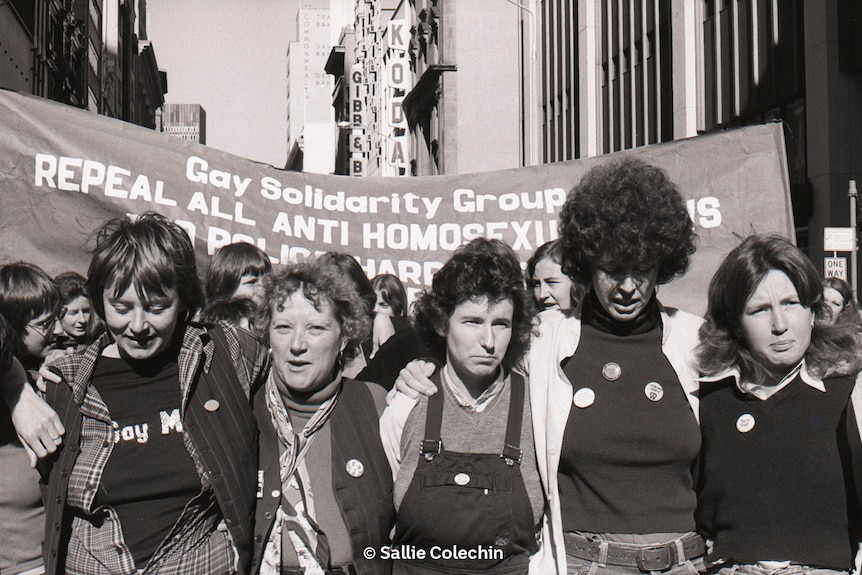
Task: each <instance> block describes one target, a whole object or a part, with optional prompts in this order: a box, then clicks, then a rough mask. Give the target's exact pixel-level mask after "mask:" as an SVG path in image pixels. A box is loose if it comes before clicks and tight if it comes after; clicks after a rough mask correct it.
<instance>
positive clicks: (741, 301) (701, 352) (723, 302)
mask: <svg viewBox="0 0 862 575" xmlns="http://www.w3.org/2000/svg"><path fill="white" fill-rule="evenodd" d="M771 271H780V272H782V273H784V275H786V276H787V278H788V279H789V280H790V283H792V284H793V287H794V288H795V289H796V294H797V296H798V297H799V302H800V303H801V304H802V305H803V306H804V307H806V308H809V309H811V310H812V312H813V313H814V315H815V317H823V315H824V314H825V313H827V312H826V308H825V304H824V300H823V288H822V285H821V281H820V275H819V274H818V273H817V270H816V269H815V268H814V264H812V263H811V260H809V259H808V257H807V256H806V255H805V254H804V253H802V251H800V250H799V249H798V248H796V246H794V245H793V244H791V243H790V242H789V241H787V240H786V239H784V238H782V237H779V236H758V235H753V236H749V237H747V238H746V239H745V240H743V242H742V243H741V244H739V245H738V246H736V247H735V248H734V249H733V250H731V251H730V253H728V254H727V256H726V257H725V258H724V260H723V261H722V262H721V265H719V266H718V269H717V270H716V272H715V275H713V277H712V280H711V281H710V283H709V293H708V301H707V311H706V322H705V323H704V324H703V326H701V329H700V345H699V346H698V348H697V351H696V353H697V358H698V362H699V364H700V368H701V370H702V371H703V372H704V373H705V374H707V375H718V374H720V373H723V372H725V371H727V370H729V369H731V368H736V369H738V370H739V371H740V373H741V374H742V377H743V378H745V379H747V380H749V381H753V382H755V383H763V382H764V381H766V378H767V375H768V374H767V372H766V369H765V368H764V367H763V366H762V365H760V363H759V362H758V361H757V360H756V359H754V357H753V356H752V355H751V352H750V351H749V349H748V346H747V344H746V342H745V340H744V338H743V333H742V315H743V313H744V312H745V305H746V304H747V303H748V300H749V299H750V298H751V296H752V294H753V293H754V292H755V290H756V289H757V286H758V285H760V282H761V281H763V278H764V277H766V275H767V274H768V273H769V272H771ZM848 327H850V328H851V329H847V330H845V329H841V328H837V327H833V326H824V325H821V324H819V322H815V325H814V328H813V330H812V332H811V343H810V344H809V346H808V351H807V352H806V354H805V358H806V364H807V366H808V368H809V370H811V372H812V373H813V374H815V375H818V376H823V375H824V374H827V373H832V372H834V368H835V367H836V366H838V367H839V368H840V369H844V367H846V366H847V365H852V366H855V367H853V369H856V371H858V367H860V365H859V364H860V360H859V358H858V352H859V348H858V344H859V341H858V336H859V330H858V328H857V327H856V326H848Z"/></svg>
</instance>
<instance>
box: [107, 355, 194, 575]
mask: <svg viewBox="0 0 862 575" xmlns="http://www.w3.org/2000/svg"><path fill="white" fill-rule="evenodd" d="M93 385H94V386H95V388H96V390H97V391H98V392H99V395H101V397H102V400H103V401H104V402H105V405H107V406H108V411H109V412H110V414H111V419H112V420H113V422H114V450H113V452H112V453H111V457H110V459H109V460H108V463H107V465H106V466H105V471H104V474H103V475H102V482H101V484H100V486H99V493H98V495H97V497H96V504H97V505H110V506H111V507H113V508H114V510H115V511H116V512H117V515H118V516H119V518H120V523H121V525H122V527H123V538H124V539H125V542H126V545H128V546H129V549H130V550H131V552H132V555H133V556H134V558H135V563H136V564H137V566H138V567H139V568H141V567H143V566H144V565H146V563H147V561H149V559H150V558H151V557H152V555H153V553H154V552H155V551H156V549H157V548H158V546H159V544H160V543H161V542H162V540H163V539H164V538H165V537H166V536H167V534H168V532H169V531H170V529H171V527H173V525H174V523H176V521H177V519H178V518H179V516H180V514H181V513H182V511H183V508H184V507H185V506H186V504H187V503H188V502H189V501H190V500H191V499H192V498H193V497H195V496H196V495H197V494H199V493H200V491H201V481H200V477H199V476H198V473H197V470H196V469H195V465H194V461H193V460H192V458H191V455H189V452H188V451H187V450H186V447H185V444H184V443H183V425H182V421H181V419H180V405H181V402H182V397H181V393H180V382H179V366H178V364H177V355H176V351H175V350H174V351H169V352H167V353H165V354H162V355H160V356H158V357H156V358H152V359H149V360H143V361H129V360H124V359H115V358H108V357H101V358H99V361H98V364H97V366H96V372H95V374H94V377H93Z"/></svg>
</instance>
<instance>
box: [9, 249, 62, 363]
mask: <svg viewBox="0 0 862 575" xmlns="http://www.w3.org/2000/svg"><path fill="white" fill-rule="evenodd" d="M60 306H61V301H60V290H59V289H57V284H55V283H54V280H52V279H51V277H50V276H49V275H48V274H46V273H45V272H44V271H43V270H42V268H40V267H39V266H36V265H33V264H31V263H28V262H14V263H10V264H5V265H3V266H0V315H2V316H3V317H5V318H6V321H7V322H9V325H10V327H11V328H12V330H13V331H14V332H15V336H16V338H15V355H20V354H21V353H22V352H23V351H24V332H25V330H26V327H27V323H28V322H30V321H32V320H33V318H36V317H39V316H40V315H42V314H44V313H48V312H53V313H58V312H59V311H60Z"/></svg>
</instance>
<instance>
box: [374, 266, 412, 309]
mask: <svg viewBox="0 0 862 575" xmlns="http://www.w3.org/2000/svg"><path fill="white" fill-rule="evenodd" d="M371 285H372V286H373V287H374V291H375V292H380V297H382V298H383V301H385V302H386V303H388V304H389V307H391V308H392V313H393V314H395V315H396V316H401V317H404V316H406V315H407V292H406V291H405V289H404V284H403V283H401V280H400V279H398V276H396V275H392V274H379V275H376V276H374V279H372V280H371Z"/></svg>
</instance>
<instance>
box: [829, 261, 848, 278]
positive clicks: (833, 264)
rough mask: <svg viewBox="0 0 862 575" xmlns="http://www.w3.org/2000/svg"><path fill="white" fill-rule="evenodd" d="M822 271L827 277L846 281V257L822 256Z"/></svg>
mask: <svg viewBox="0 0 862 575" xmlns="http://www.w3.org/2000/svg"><path fill="white" fill-rule="evenodd" d="M823 272H824V274H825V276H826V277H828V278H838V279H842V280H844V281H847V258H836V257H831V258H830V257H825V258H823Z"/></svg>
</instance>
